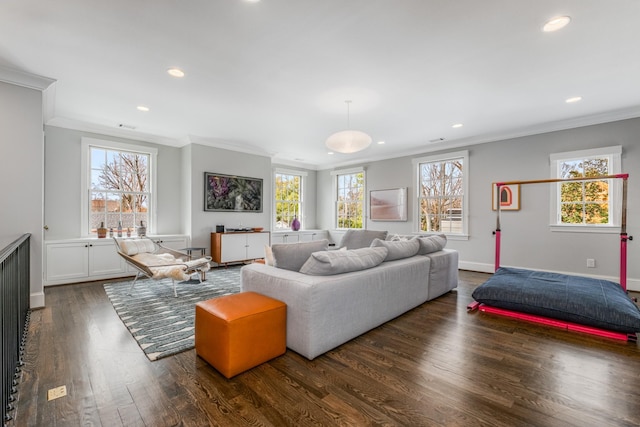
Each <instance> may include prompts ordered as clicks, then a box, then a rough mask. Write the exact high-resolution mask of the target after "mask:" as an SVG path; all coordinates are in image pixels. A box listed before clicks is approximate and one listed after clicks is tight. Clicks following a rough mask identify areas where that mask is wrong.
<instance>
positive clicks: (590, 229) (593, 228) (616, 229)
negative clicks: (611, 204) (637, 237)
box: [549, 224, 620, 234]
mask: <svg viewBox="0 0 640 427" xmlns="http://www.w3.org/2000/svg"><path fill="white" fill-rule="evenodd" d="M549 230H551V231H553V232H559V233H602V234H620V226H617V225H556V224H550V225H549Z"/></svg>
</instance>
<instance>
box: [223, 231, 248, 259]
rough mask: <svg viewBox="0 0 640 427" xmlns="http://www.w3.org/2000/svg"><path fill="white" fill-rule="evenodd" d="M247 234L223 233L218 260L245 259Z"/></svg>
mask: <svg viewBox="0 0 640 427" xmlns="http://www.w3.org/2000/svg"><path fill="white" fill-rule="evenodd" d="M247 235H248V234H246V233H238V234H226V233H225V234H223V235H222V241H221V244H220V246H221V247H222V254H221V256H220V262H223V263H226V262H235V261H242V260H245V259H247Z"/></svg>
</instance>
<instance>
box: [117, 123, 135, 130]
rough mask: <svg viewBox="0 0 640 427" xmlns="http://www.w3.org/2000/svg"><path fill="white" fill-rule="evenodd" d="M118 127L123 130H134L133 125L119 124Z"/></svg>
mask: <svg viewBox="0 0 640 427" xmlns="http://www.w3.org/2000/svg"><path fill="white" fill-rule="evenodd" d="M118 127H119V128H123V129H130V130H134V129H135V128H136V127H135V126H133V125H127V124H124V123H119V124H118Z"/></svg>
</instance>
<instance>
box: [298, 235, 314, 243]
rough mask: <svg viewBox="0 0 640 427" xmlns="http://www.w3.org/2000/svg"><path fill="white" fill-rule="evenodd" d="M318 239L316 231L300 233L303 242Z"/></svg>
mask: <svg viewBox="0 0 640 427" xmlns="http://www.w3.org/2000/svg"><path fill="white" fill-rule="evenodd" d="M313 240H316V233H300V241H301V242H311V241H313Z"/></svg>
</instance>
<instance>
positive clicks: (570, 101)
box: [564, 96, 582, 104]
mask: <svg viewBox="0 0 640 427" xmlns="http://www.w3.org/2000/svg"><path fill="white" fill-rule="evenodd" d="M578 101H582V97H581V96H574V97H572V98H567V99H565V101H564V102H566V103H567V104H573V103H574V102H578Z"/></svg>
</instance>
